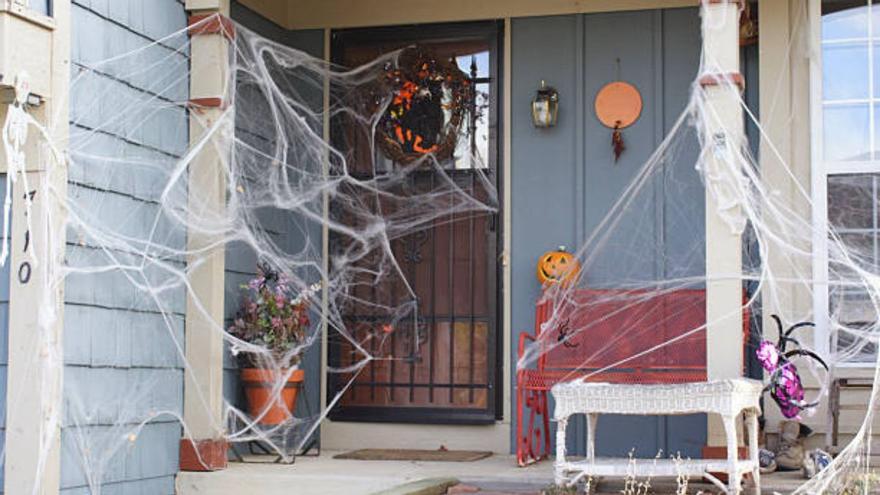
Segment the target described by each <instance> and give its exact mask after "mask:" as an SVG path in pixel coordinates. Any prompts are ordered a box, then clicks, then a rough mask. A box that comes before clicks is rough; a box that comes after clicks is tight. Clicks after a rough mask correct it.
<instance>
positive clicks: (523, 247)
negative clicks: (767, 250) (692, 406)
mask: <svg viewBox="0 0 880 495" xmlns="http://www.w3.org/2000/svg"><path fill="white" fill-rule="evenodd" d="M512 41H513V47H512V48H513V49H512V58H513V60H512V74H513V81H512V84H513V93H512V95H511V97H512V102H513V111H512V116H511V119H512V133H513V141H512V157H511V159H512V175H511V181H512V195H511V202H512V221H513V225H512V242H513V244H512V252H511V255H512V292H513V296H512V299H513V303H512V308H511V309H512V319H513V325H512V328H513V330H514V335H513V339H512V342H514V344H515V343H516V342H517V340H518V334H519V332H521V331H524V330H530V329H532V328H533V327H534V302H535V300H536V298H537V297H538V295H539V290H540V287H539V285H538V283H537V281H536V280H535V275H534V266H535V262H536V260H537V258H538V256H539V255H540V254H541V253H543V252H544V251H546V250H549V249H553V248H555V247H556V246H558V245H567V246H569V247H572V248H574V247H577V246H580V245H582V244H584V242H585V241H586V239H588V238H589V237H590V235H591V234H594V233H595V232H596V231H597V229H599V228H600V224H601V222H602V221H603V219H604V218H605V217H606V215H608V213H609V211H610V210H611V208H612V205H614V204H615V202H616V201H618V199H619V198H620V197H621V195H622V194H623V193H624V190H625V189H626V187H627V186H628V185H630V184H631V183H632V182H633V181H634V179H635V178H636V177H637V174H638V173H639V171H640V170H641V168H642V166H643V165H644V164H645V162H646V161H647V160H648V159H649V157H650V156H651V154H652V153H653V152H654V150H655V149H656V148H657V147H658V145H659V144H660V143H661V142H662V141H663V139H664V136H665V135H666V134H667V133H668V132H669V131H670V129H671V128H672V127H673V125H674V123H675V122H676V120H677V119H678V117H679V116H680V115H681V112H682V111H683V110H684V108H685V106H686V103H687V101H688V97H689V91H690V84H691V82H692V81H693V80H694V78H695V76H696V74H697V70H698V66H699V58H700V46H701V38H700V19H699V13H698V10H697V9H696V8H686V9H669V10H650V11H647V10H646V11H635V12H615V13H602V14H589V15H579V16H577V15H573V16H554V17H541V18H527V19H516V20H514V22H513V25H512ZM542 80H544V81H546V82H547V84H551V85H553V86H555V87H556V89H557V90H558V91H559V94H560V111H559V123H558V125H557V127H555V128H552V129H535V128H534V127H533V126H532V123H531V117H530V114H529V102H530V100H531V98H532V97H533V96H534V93H535V90H536V88H537V87H538V85H539V84H540V82H541V81H542ZM615 80H624V81H627V82H629V83H631V84H633V85H635V86H636V88H638V90H639V92H640V93H641V96H642V100H643V109H642V113H641V116H640V118H639V120H638V121H637V122H636V123H635V124H634V125H632V126H631V127H629V128H627V129H625V130H624V132H623V134H624V139H625V143H626V151H625V152H624V153H623V155H621V157H620V159H619V160H618V161H616V162H615V160H614V157H613V151H612V146H611V129H609V128H607V127H605V126H604V125H603V124H602V123H601V122H599V121H598V119H597V118H596V116H595V113H594V110H593V102H594V98H595V95H596V94H597V92H598V91H599V90H600V89H601V88H602V87H603V86H604V85H605V84H607V83H609V82H612V81H615ZM679 144H680V146H679V147H678V148H677V149H676V151H675V153H676V160H672V161H669V162H667V163H664V164H663V165H662V167H663V168H662V169H658V170H657V171H655V172H654V173H653V174H652V175H651V177H650V178H649V179H648V180H649V181H650V182H649V183H647V184H646V185H645V186H644V187H643V189H642V192H640V193H639V197H638V198H636V200H637V201H640V202H643V203H642V204H641V205H640V206H639V207H638V208H639V212H638V213H639V214H638V215H635V214H627V215H623V216H621V217H620V222H619V223H618V224H616V225H615V226H614V227H613V229H614V230H613V231H612V235H611V237H610V239H609V241H608V244H607V245H606V247H604V248H601V249H600V250H597V251H596V253H595V255H596V258H595V259H594V260H592V261H591V262H590V263H589V265H588V266H587V267H586V270H587V273H586V277H587V281H588V285H590V286H593V287H602V286H610V287H613V286H615V285H616V284H621V283H626V282H632V281H650V280H663V279H669V278H672V277H686V276H694V277H701V276H702V275H703V273H704V265H705V263H704V254H703V252H704V227H703V223H704V206H703V202H704V198H703V195H704V191H703V188H702V185H701V182H700V178H699V175H698V174H697V172H696V171H695V170H694V163H695V160H696V153H697V150H698V144H697V142H696V140H695V139H693V137H692V136H691V137H690V138H688V137H685V138H684V139H682V140H681V141H680V143H679ZM673 195H674V203H676V204H678V205H680V204H687V205H688V206H687V208H684V209H682V208H675V207H673V206H674V205H672V202H673ZM682 226H686V228H682ZM615 243H617V244H619V245H620V247H621V248H620V249H614V248H613V247H609V246H614V245H615ZM515 352H516V350H515V349H511V353H514V356H513V362H516V356H515ZM514 383H515V378H514ZM514 411H515V407H514ZM705 424H706V421H705V418H704V417H703V416H700V415H695V416H684V417H674V418H667V417H623V416H604V417H602V418H600V420H599V430H598V436H597V451H598V454H599V455H614V456H626V455H627V454H628V453H629V452H630V451H631V450H634V452H635V455H636V456H638V457H649V458H650V457H654V456H655V455H657V454H658V452H660V451H662V452H663V455H664V456H666V455H668V454H674V453H675V452H681V454H682V455H683V456H692V457H696V456H699V454H700V448H701V447H702V445H703V444H704V443H705V436H706V427H705ZM584 430H585V428H584V425H583V422H582V421H580V422H577V423H576V424H575V426H574V428H572V427H571V426H570V427H569V432H570V434H569V439H568V441H569V444H570V445H569V448H570V449H571V451H572V452H583V451H584V442H585V431H584ZM551 438H554V435H553V434H552V433H551Z"/></svg>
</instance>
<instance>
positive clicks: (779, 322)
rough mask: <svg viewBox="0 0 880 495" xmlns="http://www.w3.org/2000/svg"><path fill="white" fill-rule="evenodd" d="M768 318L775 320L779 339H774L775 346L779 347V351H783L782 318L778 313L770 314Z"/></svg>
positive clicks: (783, 333)
mask: <svg viewBox="0 0 880 495" xmlns="http://www.w3.org/2000/svg"><path fill="white" fill-rule="evenodd" d="M770 318H773V321H775V322H776V328H777V329H778V330H779V340H777V341H776V348H777V349H779V352H783V351H785V331H784V330H783V329H782V320H781V319H780V318H779V316H778V315H770Z"/></svg>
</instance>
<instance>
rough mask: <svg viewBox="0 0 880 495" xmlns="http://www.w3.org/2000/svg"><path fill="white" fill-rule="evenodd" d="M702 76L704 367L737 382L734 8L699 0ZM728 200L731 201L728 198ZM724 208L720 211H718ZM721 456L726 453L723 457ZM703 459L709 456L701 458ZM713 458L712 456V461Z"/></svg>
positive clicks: (713, 424)
mask: <svg viewBox="0 0 880 495" xmlns="http://www.w3.org/2000/svg"><path fill="white" fill-rule="evenodd" d="M701 13H702V25H703V28H702V32H703V70H704V71H707V72H706V73H704V74H701V77H700V83H701V85H702V86H703V88H704V90H705V104H706V112H705V115H706V116H707V118H706V119H705V120H706V122H703V123H702V125H704V126H705V128H704V129H703V132H704V138H705V141H704V144H703V145H704V147H705V148H704V150H703V153H702V166H703V167H704V169H703V172H704V176H705V177H706V181H705V182H706V321H707V323H708V326H707V328H706V347H707V348H706V367H707V372H708V378H709V379H710V380H714V379H723V378H733V377H740V376H742V371H743V353H742V348H743V318H742V311H741V306H742V242H741V236H740V232H739V230H738V229H737V228H736V227H735V225H733V224H732V222H731V219H732V218H735V216H736V215H737V214H738V213H739V211H738V210H739V208H738V207H736V206H734V207H731V206H730V205H729V204H722V203H726V201H725V198H727V199H729V198H731V197H735V194H736V193H735V190H736V187H737V185H736V184H737V182H736V181H737V180H738V179H739V171H738V170H736V169H733V168H732V167H731V164H730V161H731V160H730V159H731V158H732V157H734V156H736V155H737V154H738V153H739V150H740V146H741V145H742V144H743V136H744V133H743V120H742V119H743V116H742V111H741V108H740V103H739V99H738V96H737V95H736V94H735V93H734V92H731V91H730V84H731V83H733V84H737V85H740V86H741V85H742V81H743V79H742V75H741V74H740V72H739V15H740V10H739V2H737V1H726V0H703V2H702V12H701ZM731 194H732V195H731ZM722 208H723V210H722ZM708 421H709V423H708V438H707V444H708V446H709V447H718V446H723V445H726V443H727V440H726V436H725V432H724V427H723V425H722V424H721V421H720V420H719V418H717V417H714V415H713V416H710V417H709V419H708ZM722 452H724V453H725V454H724V455H726V451H722ZM706 456H707V457H708V456H709V454H707V455H706ZM713 457H714V456H713Z"/></svg>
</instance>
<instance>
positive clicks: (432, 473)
mask: <svg viewBox="0 0 880 495" xmlns="http://www.w3.org/2000/svg"><path fill="white" fill-rule="evenodd" d="M339 453H340V452H337V451H326V450H325V451H323V452H322V453H321V455H320V456H315V457H309V456H307V457H298V458H297V459H296V463H295V464H293V465H279V464H273V463H271V459H272V458H270V457H253V458H248V460H249V461H253V462H247V463H240V462H231V463H229V466H228V468H227V469H226V470H224V471H218V472H214V473H204V472H201V473H199V472H182V473H180V474H179V475H178V476H177V494H178V495H195V494H203V493H210V494H211V495H227V494H229V495H233V494H240V493H259V494H261V495H287V494H289V493H294V491H293V490H294V488H295V493H296V494H297V495H319V494H320V495H324V494H329V493H346V494H349V495H370V494H377V493H384V492H385V491H386V490H391V489H392V488H395V487H399V486H400V485H403V484H407V483H411V482H414V481H418V480H426V479H440V478H449V477H451V478H455V479H457V480H458V481H459V482H461V484H464V485H469V486H475V487H478V488H480V489H481V491H484V492H489V493H494V494H496V495H500V494H504V493H510V494H536V493H540V490H541V489H542V488H546V487H548V486H549V485H550V484H551V483H552V482H553V463H552V460H548V461H544V462H539V463H536V464H532V465H530V466H527V467H524V468H520V467H517V466H516V460H515V458H514V456H512V455H494V456H491V457H488V458H486V459H482V460H479V461H474V462H410V461H356V460H343V459H334V458H333V456H335V455H336V454H339ZM641 462H651V461H650V460H642V461H641ZM639 481H644V480H639ZM803 481H804V480H803V478H802V477H801V474H800V472H779V473H770V474H766V475H763V476H762V477H761V488H762V493H765V494H768V495H769V494H773V493H776V492H778V493H790V492H791V491H793V490H794V489H795V488H797V487H798V486H800V484H801V483H803ZM623 483H624V481H623V480H622V479H613V480H608V481H606V482H602V483H600V485H599V491H598V492H597V495H602V494H612V493H613V494H618V493H621V490H622V488H623ZM651 486H652V491H651V493H657V494H667V493H668V494H671V493H675V489H676V484H675V480H657V481H651ZM712 488H713V485H711V484H709V483H704V482H698V481H692V482H691V483H690V484H689V490H688V493H698V492H699V491H700V490H703V493H709V492H710V491H711V490H712ZM393 493H396V494H400V495H402V494H405V493H417V492H415V491H414V490H413V491H407V490H401V491H395V492H393ZM418 493H422V494H423V495H427V494H429V493H431V494H433V493H438V492H436V491H425V492H418ZM439 493H442V492H439Z"/></svg>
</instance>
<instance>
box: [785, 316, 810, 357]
mask: <svg viewBox="0 0 880 495" xmlns="http://www.w3.org/2000/svg"><path fill="white" fill-rule="evenodd" d="M815 326H816V324H815V323H813V322H812V321H802V322H800V323H795V324H794V325H792V326H791V327H789V329H788V330H786V331H785V335H780V336H779V338H780V339H782V342H783V345H784V343H785V342H791V343H793V344H795V345H796V346H798V347H802V346H801V343H800V342H799V341H798V340H797V339H795V338H794V337H790V335H791V334H792V332H794V331H795V330H797V329H798V328H803V327H815ZM781 350H783V351H784V350H785V348H784V347H783V348H782V349H781Z"/></svg>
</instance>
